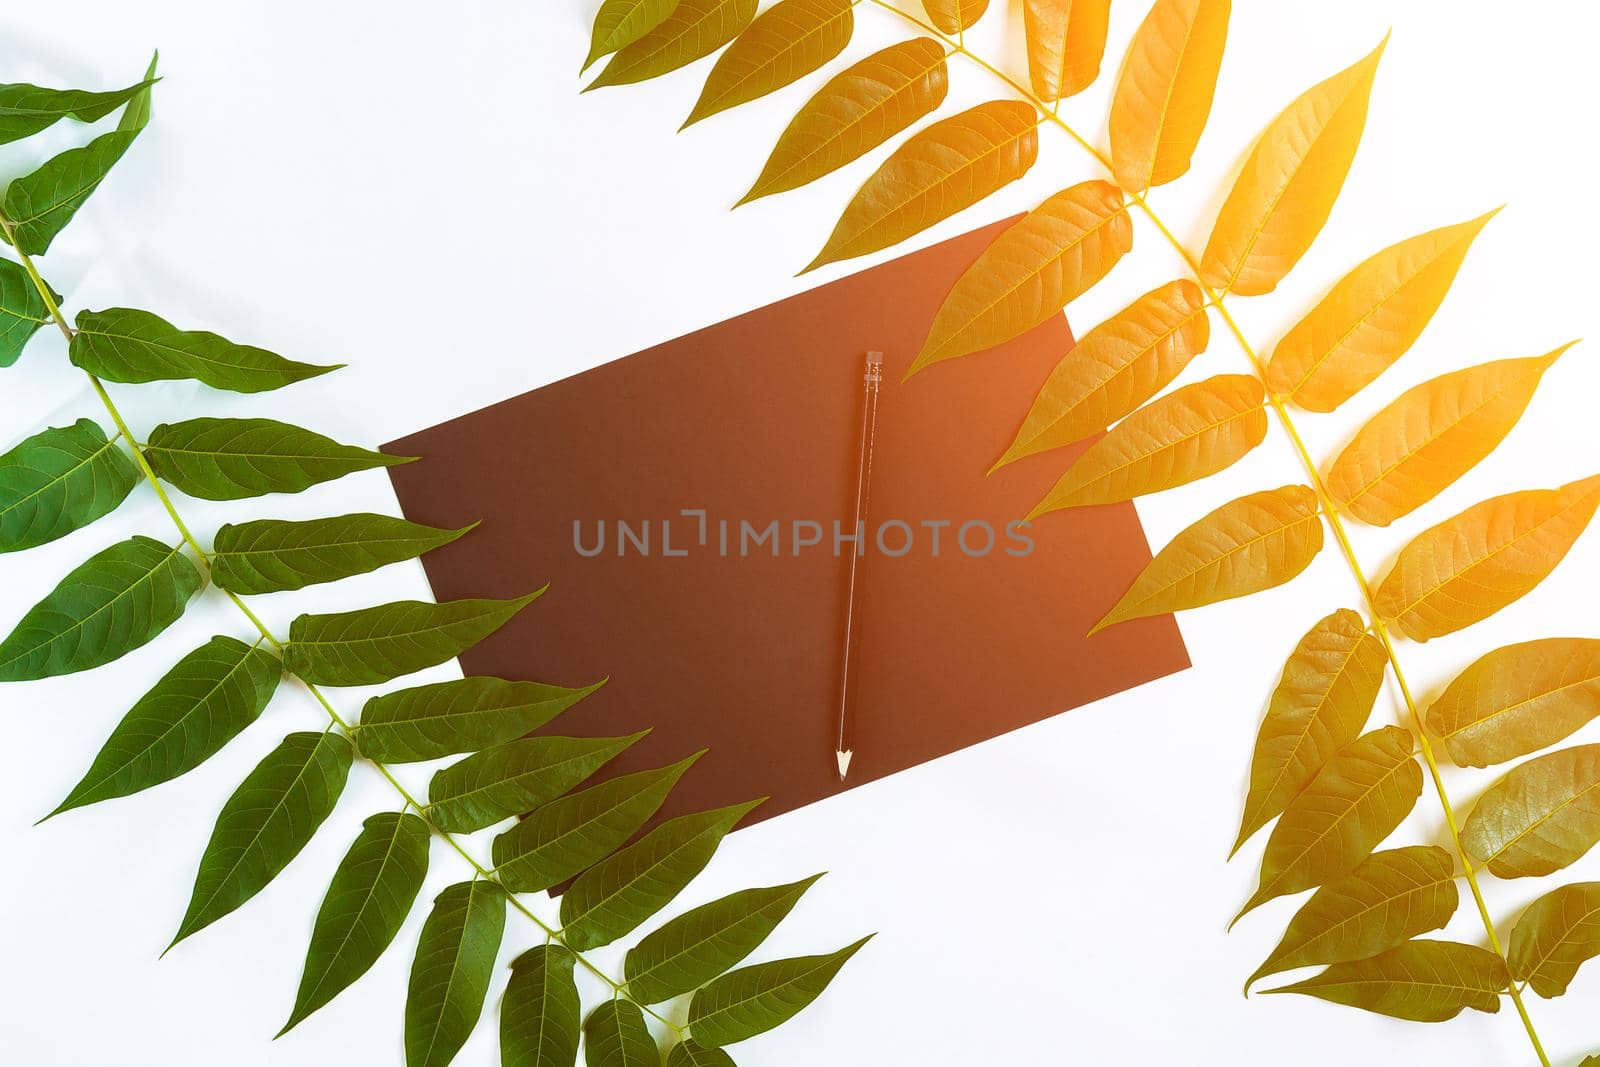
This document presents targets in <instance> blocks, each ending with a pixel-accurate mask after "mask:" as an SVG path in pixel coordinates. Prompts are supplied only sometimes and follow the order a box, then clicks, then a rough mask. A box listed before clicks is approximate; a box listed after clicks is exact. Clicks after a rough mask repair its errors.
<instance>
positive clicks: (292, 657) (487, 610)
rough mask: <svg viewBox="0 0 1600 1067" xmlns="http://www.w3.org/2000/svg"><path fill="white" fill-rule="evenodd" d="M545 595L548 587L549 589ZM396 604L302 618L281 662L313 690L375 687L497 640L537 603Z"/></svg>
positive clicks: (291, 627)
mask: <svg viewBox="0 0 1600 1067" xmlns="http://www.w3.org/2000/svg"><path fill="white" fill-rule="evenodd" d="M546 588H548V587H546ZM543 592H544V589H538V590H535V591H534V592H532V593H529V594H528V595H527V596H521V597H518V598H516V599H515V600H448V601H446V602H444V603H443V604H430V603H427V602H426V601H421V600H396V601H394V602H392V603H389V604H379V605H377V606H376V607H371V608H361V609H359V610H357V611H346V612H342V613H340V614H337V615H302V616H300V617H299V618H297V619H295V620H294V622H292V623H290V624H289V643H288V644H287V645H285V646H284V649H283V661H284V663H285V664H286V665H287V666H288V668H289V671H290V672H291V673H293V674H296V675H299V676H300V677H301V678H304V679H305V680H306V681H308V682H311V683H312V684H313V685H372V684H374V683H377V682H387V681H388V680H389V679H391V678H398V677H400V676H401V675H402V674H410V673H411V672H413V671H420V670H421V669H422V668H424V667H431V666H433V665H434V664H436V663H443V662H444V661H445V660H448V659H454V658H455V657H456V656H457V655H459V654H460V653H461V652H464V651H465V650H467V649H469V648H471V647H472V646H473V645H475V644H477V643H478V642H479V641H482V640H483V639H484V638H485V637H488V636H489V635H490V634H492V633H494V632H495V631H496V630H498V629H500V627H502V626H504V625H505V624H506V623H507V622H509V621H511V618H512V616H514V615H516V614H517V612H519V611H521V610H522V609H523V608H525V607H527V606H528V605H529V604H531V603H533V602H534V601H535V600H537V599H538V598H539V595H540V594H541V593H543Z"/></svg>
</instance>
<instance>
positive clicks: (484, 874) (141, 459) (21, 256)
mask: <svg viewBox="0 0 1600 1067" xmlns="http://www.w3.org/2000/svg"><path fill="white" fill-rule="evenodd" d="M0 232H3V233H4V234H5V236H6V239H7V240H8V241H10V243H11V247H12V248H13V250H15V252H16V253H17V258H18V260H19V261H20V262H21V263H22V267H23V269H24V270H26V271H27V272H28V277H29V278H30V279H31V280H32V282H33V286H34V288H35V289H37V290H38V292H39V295H40V297H42V298H43V300H44V303H45V306H46V307H47V308H49V310H50V318H51V320H52V321H54V323H55V324H56V327H57V329H59V330H60V331H61V335H62V336H63V337H64V338H66V340H67V343H68V344H69V345H70V344H71V343H72V338H73V335H74V332H75V331H74V330H73V328H72V327H71V326H70V325H69V324H68V323H67V319H66V316H65V315H63V314H62V313H61V308H60V307H59V306H58V305H57V304H56V299H55V296H54V295H53V294H52V293H51V292H50V287H49V286H48V285H46V284H45V281H44V279H43V278H41V277H40V276H39V270H38V268H37V267H36V266H35V265H34V262H33V257H31V256H30V255H28V253H27V252H25V251H23V249H22V246H21V245H19V244H18V243H17V235H16V230H15V228H14V225H13V223H12V221H11V219H10V218H8V217H7V216H6V215H5V213H4V212H3V211H0ZM84 374H85V376H86V377H87V378H88V379H89V384H90V385H92V386H93V387H94V391H95V393H96V394H97V395H98V396H99V397H100V402H101V404H102V405H104V407H105V409H106V413H107V414H108V415H110V416H111V420H112V422H114V423H115V424H116V427H117V433H118V435H119V436H122V437H126V438H127V439H128V442H129V443H130V444H132V445H133V448H132V451H133V458H134V460H135V462H136V463H137V464H138V466H139V470H140V472H141V473H142V474H143V476H144V480H145V481H146V482H148V483H149V485H150V488H152V489H154V490H155V494H156V498H157V499H158V500H160V501H161V506H162V508H163V509H164V510H165V511H166V513H167V517H168V518H169V519H171V520H172V525H173V526H174V527H176V528H177V531H178V534H179V536H181V537H182V538H183V541H184V543H185V544H187V545H188V546H189V548H190V549H191V550H192V551H193V552H194V553H195V555H196V556H198V557H199V560H200V564H201V565H202V566H203V567H204V568H205V569H206V572H207V574H208V575H209V573H210V570H211V553H209V552H207V551H206V550H205V549H204V548H202V547H201V545H200V542H199V541H197V540H196V539H195V537H194V535H193V534H192V533H190V531H189V527H188V525H187V524H186V523H185V522H184V521H183V516H182V515H180V514H179V513H178V509H177V507H176V506H174V504H173V503H172V498H171V497H170V496H168V495H167V490H166V487H165V486H163V485H162V484H161V480H160V479H159V478H157V477H156V473H155V471H154V470H152V469H151V467H150V463H149V461H148V460H146V459H145V456H144V453H143V451H142V450H141V449H140V448H139V447H138V444H137V441H136V438H135V437H134V436H133V431H131V430H130V429H128V424H127V422H125V421H124V420H123V418H122V412H120V411H118V410H117V405H116V404H115V403H114V402H113V401H112V399H111V394H110V393H108V392H107V391H106V387H105V385H104V383H102V382H101V381H100V379H99V378H98V377H97V376H95V375H93V374H90V373H89V372H88V371H85V372H84ZM219 588H220V587H219ZM222 592H223V593H224V594H225V595H226V596H227V598H228V599H229V600H231V601H233V605H234V607H236V608H238V609H239V610H240V611H241V612H242V613H243V614H244V616H245V618H247V619H248V620H250V624H251V625H252V626H254V627H255V629H256V632H257V633H258V634H260V635H261V640H264V641H266V642H267V643H268V644H269V645H271V646H272V648H273V650H274V651H276V652H277V653H279V654H280V656H281V654H282V652H283V646H284V642H283V641H281V640H280V639H279V638H278V637H277V635H275V634H274V633H273V632H272V630H271V629H269V628H268V626H267V624H266V623H264V622H262V621H261V618H260V616H258V615H257V614H256V613H255V612H254V611H252V610H251V609H250V605H248V604H246V603H245V602H244V600H243V599H241V598H240V597H239V596H238V594H236V593H234V592H233V591H232V590H228V589H223V590H222ZM258 643H259V642H258ZM285 673H286V674H288V675H289V676H290V677H291V678H294V680H295V681H297V682H299V683H300V684H301V686H303V687H304V688H305V690H306V691H307V692H308V693H310V694H311V696H312V697H313V698H315V700H316V702H317V703H318V704H320V705H321V706H322V710H323V711H325V712H326V713H327V715H328V720H329V721H328V726H327V728H326V729H332V728H334V727H337V728H338V729H339V730H340V731H341V732H342V733H343V734H344V735H345V737H346V739H348V740H350V742H351V744H352V746H353V747H354V748H355V750H356V752H357V754H358V755H361V758H362V759H363V760H365V761H366V762H367V763H370V764H371V765H372V766H374V767H376V768H377V769H378V773H379V774H381V775H382V776H383V777H384V778H385V779H386V780H387V781H388V783H389V784H390V785H391V786H393V787H394V790H395V792H396V793H398V794H399V796H400V798H401V799H402V800H403V801H404V802H405V803H406V804H407V805H409V806H410V807H411V808H413V809H415V810H416V813H417V816H418V818H420V819H422V821H423V822H425V823H427V825H428V829H429V830H431V831H432V832H433V833H434V834H435V835H437V836H438V837H440V838H442V839H443V840H444V842H445V843H446V844H447V845H449V846H450V847H451V848H452V849H454V850H455V851H456V853H457V854H459V855H460V856H461V858H462V859H464V860H466V861H467V863H468V864H469V865H471V867H472V869H473V871H474V872H475V875H476V877H479V878H483V879H485V880H486V881H490V882H494V883H495V884H497V885H500V887H501V889H502V890H504V891H505V895H506V899H507V900H509V901H510V902H511V906H512V907H514V908H515V909H516V910H518V911H520V912H521V913H522V914H523V915H524V916H526V917H527V918H528V919H529V920H530V921H531V922H532V923H533V924H534V925H535V926H537V927H538V928H539V929H540V930H542V931H543V932H544V934H545V937H546V939H547V940H553V941H555V942H557V943H559V944H560V945H561V946H562V947H563V948H565V949H567V951H569V952H571V953H572V955H573V956H574V957H575V958H576V959H577V961H578V963H579V964H581V965H582V966H583V968H584V969H585V970H587V971H589V973H591V974H593V975H594V976H595V977H596V978H598V979H600V981H602V982H604V983H605V984H606V985H607V986H608V987H610V989H611V991H612V994H613V996H614V997H621V998H623V999H625V1000H633V998H632V997H630V996H629V995H628V993H627V991H626V990H625V989H624V988H623V986H622V985H621V984H620V983H619V982H617V981H616V980H615V979H613V978H612V977H611V976H610V975H608V974H606V973H605V972H604V971H602V970H600V968H598V967H596V966H595V965H594V964H593V963H591V962H590V961H589V960H588V959H587V958H586V957H585V956H584V954H583V953H581V952H579V951H577V950H576V949H573V948H572V946H570V945H568V944H567V943H566V942H565V940H563V938H562V936H561V931H560V930H558V929H556V928H554V927H552V926H550V925H549V924H548V923H546V922H545V921H544V920H543V919H541V918H539V916H538V915H536V914H534V913H533V911H531V910H530V909H529V908H528V906H527V905H526V904H524V903H523V902H522V901H521V900H519V899H518V898H517V895H516V894H515V893H512V892H511V891H510V890H508V889H505V886H504V885H503V884H501V883H500V880H499V878H498V876H497V875H496V874H495V873H494V872H493V871H492V870H489V869H487V868H485V867H484V866H483V864H481V863H479V862H478V860H477V859H476V857H474V856H473V855H472V854H471V853H470V852H468V851H467V850H466V848H465V847H464V846H463V845H462V844H461V842H460V841H458V840H456V837H455V835H454V834H452V833H450V832H449V831H446V830H443V829H440V827H439V826H438V824H437V823H435V822H434V821H433V819H432V818H430V817H429V815H428V813H427V811H426V809H425V808H424V806H423V805H422V804H420V803H418V802H417V799H416V798H415V797H413V796H412V795H411V792H410V790H408V789H407V788H406V787H405V785H403V784H402V783H401V782H400V780H399V779H398V778H396V777H395V776H394V773H393V772H392V771H390V769H389V767H388V766H387V765H386V764H384V763H382V762H381V761H379V760H375V759H372V758H371V757H369V756H367V755H365V754H363V753H361V747H360V745H358V744H356V743H355V739H354V737H353V736H352V733H351V727H350V723H349V722H348V721H346V720H345V718H344V717H343V716H341V715H340V714H339V712H338V710H337V709H335V708H334V706H333V704H332V703H331V702H330V701H329V700H328V698H327V696H326V695H325V694H324V693H323V692H322V690H321V689H320V688H318V687H317V686H316V685H314V684H312V683H311V682H308V681H306V680H305V679H304V678H301V677H300V676H299V675H296V674H294V672H292V671H289V670H287V668H286V669H285ZM633 1003H635V1004H637V1005H638V1007H639V1009H640V1010H641V1011H643V1012H644V1013H645V1014H647V1015H649V1016H651V1017H652V1018H654V1019H655V1020H656V1021H657V1022H659V1023H660V1024H661V1025H663V1026H665V1027H666V1028H667V1029H668V1030H670V1031H672V1033H673V1034H674V1035H675V1036H677V1038H678V1039H679V1040H682V1039H683V1036H684V1034H685V1032H686V1029H687V1028H686V1027H683V1026H679V1025H678V1024H677V1023H674V1022H672V1021H671V1020H670V1019H667V1018H665V1017H663V1016H662V1015H659V1014H657V1013H656V1012H655V1011H654V1010H653V1009H652V1008H651V1007H650V1005H648V1004H642V1003H639V1002H638V1001H633Z"/></svg>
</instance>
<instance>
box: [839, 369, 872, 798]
mask: <svg viewBox="0 0 1600 1067" xmlns="http://www.w3.org/2000/svg"><path fill="white" fill-rule="evenodd" d="M882 384H883V353H882V352H868V353H867V360H866V371H865V373H864V374H863V375H862V389H863V392H864V394H865V395H864V397H863V401H864V402H863V404H862V406H861V440H860V444H859V446H858V448H857V451H856V506H855V521H854V523H853V524H852V526H851V530H852V531H853V532H854V533H855V534H856V535H857V536H858V537H859V538H860V539H859V540H858V541H856V542H855V548H854V550H853V551H852V552H851V553H850V565H849V569H848V577H847V578H846V580H845V601H844V649H843V652H842V654H841V655H840V657H839V659H840V668H839V744H838V748H837V753H836V755H837V757H838V761H839V780H840V781H841V782H842V781H844V778H845V775H847V774H849V773H850V759H851V757H852V756H854V755H855V752H854V750H853V749H852V748H851V747H850V741H849V732H850V660H851V656H852V655H853V653H854V637H855V617H856V572H857V569H858V561H859V559H860V558H861V556H862V555H863V554H864V553H865V552H866V547H867V546H866V538H867V531H866V517H867V504H868V499H869V497H870V494H871V492H872V446H873V441H874V439H875V438H876V436H877V432H878V389H879V387H880V386H881V385H882Z"/></svg>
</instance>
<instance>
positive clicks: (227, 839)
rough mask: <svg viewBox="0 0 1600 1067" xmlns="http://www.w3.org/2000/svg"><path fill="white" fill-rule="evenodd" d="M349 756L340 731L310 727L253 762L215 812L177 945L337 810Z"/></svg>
mask: <svg viewBox="0 0 1600 1067" xmlns="http://www.w3.org/2000/svg"><path fill="white" fill-rule="evenodd" d="M352 758H353V754H352V752H351V750H350V743H349V742H348V741H346V740H345V739H344V738H342V737H340V736H339V735H338V734H334V733H321V734H316V733H310V732H305V733H293V734H290V735H289V736H288V737H285V738H284V739H283V742H282V744H280V745H279V746H278V747H277V748H275V749H273V750H272V751H271V752H269V753H268V754H267V758H266V759H264V760H262V761H261V762H260V763H259V764H257V765H256V768H255V770H253V771H251V772H250V774H249V775H248V776H247V777H246V778H245V780H244V781H243V782H241V783H240V785H239V788H238V789H235V790H234V791H233V795H232V796H231V797H229V798H228V802H227V803H226V804H224V805H223V806H222V814H220V815H218V816H217V825H216V827H215V828H214V829H213V830H212V831H211V840H210V841H209V842H207V843H206V850H205V852H204V853H202V854H201V857H200V869H199V871H198V872H196V874H195V878H194V892H193V893H192V894H191V895H190V897H189V908H188V911H186V912H185V913H184V916H183V922H182V923H181V924H179V926H178V933H177V935H176V936H174V937H173V939H172V945H176V944H177V943H178V942H179V941H182V940H183V939H184V938H186V937H188V936H189V935H190V934H192V933H194V932H195V931H197V930H202V929H204V928H205V927H207V926H209V925H211V924H212V923H214V922H216V921H217V920H218V919H220V918H222V917H223V916H224V915H227V914H228V913H229V912H231V911H233V910H234V909H235V908H237V907H239V905H241V904H243V903H244V902H245V901H247V900H249V899H250V898H251V897H253V896H255V895H256V894H257V893H259V892H261V890H262V889H264V888H266V886H267V883H269V882H271V881H272V880H273V879H274V878H276V877H277V876H278V872H279V871H281V870H283V869H284V868H285V867H287V866H288V865H289V861H290V860H292V859H294V858H295V856H297V855H298V854H299V853H300V850H301V849H302V848H305V846H306V842H308V841H310V840H311V837H312V835H313V834H315V833H316V832H317V827H319V826H321V825H322V821H323V820H324V819H326V818H327V817H328V815H329V813H330V812H332V811H333V806H334V804H336V803H337V802H338V800H339V794H340V793H341V792H343V790H344V783H345V778H346V777H348V776H349V774H350V763H351V760H352ZM172 945H168V946H167V948H168V950H170V949H171V948H172Z"/></svg>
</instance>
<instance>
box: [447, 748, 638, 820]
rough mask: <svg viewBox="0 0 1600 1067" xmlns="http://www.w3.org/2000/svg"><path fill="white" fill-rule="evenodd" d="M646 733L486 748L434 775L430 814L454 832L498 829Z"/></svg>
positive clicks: (574, 782)
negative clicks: (501, 823)
mask: <svg viewBox="0 0 1600 1067" xmlns="http://www.w3.org/2000/svg"><path fill="white" fill-rule="evenodd" d="M646 733H649V731H648V730H646V731H643V732H641V733H637V734H633V735H632V736H630V737H530V738H527V739H525V740H521V741H510V742H507V743H506V744H503V745H497V746H495V747H494V748H490V749H485V750H484V751H482V752H479V753H478V754H476V755H473V756H468V757H467V758H466V759H464V760H461V761H460V762H459V763H453V764H451V765H450V766H448V767H446V768H444V769H443V770H441V771H439V772H438V773H437V774H435V775H434V776H433V779H432V780H431V781H429V783H428V815H429V817H430V818H431V819H432V820H433V822H434V825H436V826H438V827H439V829H441V830H448V831H450V832H451V833H463V834H470V833H472V832H473V831H475V830H482V829H483V828H484V827H486V826H493V825H494V824H495V823H497V822H499V821H501V820H502V819H508V818H510V817H511V816H513V815H519V814H521V813H522V812H525V811H532V810H533V809H534V808H536V807H538V806H539V805H540V804H544V803H547V802H549V801H551V800H554V799H555V798H556V797H559V796H561V795H562V794H563V793H565V792H566V791H567V790H569V789H571V788H572V787H573V786H576V785H577V784H578V783H579V782H581V781H583V780H584V779H585V778H587V777H589V776H590V775H591V774H593V773H594V772H595V771H598V770H599V769H600V768H601V767H603V766H605V765H606V763H607V762H609V761H610V760H611V759H613V758H614V757H615V756H616V755H617V754H618V753H620V752H622V751H623V750H625V749H626V748H628V747H629V746H630V745H632V744H633V743H634V742H635V741H637V740H639V739H640V738H641V737H643V736H644V735H645V734H646Z"/></svg>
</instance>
